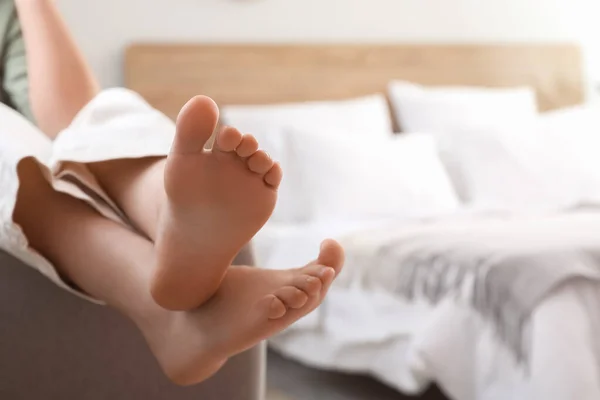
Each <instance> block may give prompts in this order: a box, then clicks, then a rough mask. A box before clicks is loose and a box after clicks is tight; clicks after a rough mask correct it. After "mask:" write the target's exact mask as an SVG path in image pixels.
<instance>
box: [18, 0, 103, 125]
mask: <svg viewBox="0 0 600 400" xmlns="http://www.w3.org/2000/svg"><path fill="white" fill-rule="evenodd" d="M15 3H16V5H17V10H18V13H19V19H20V21H21V27H22V30H23V38H24V40H25V48H26V51H27V66H28V73H29V98H30V102H31V107H32V110H33V114H34V116H35V119H36V121H37V123H38V126H39V127H40V129H41V130H42V131H44V132H45V133H46V134H47V135H49V136H50V137H55V136H56V135H57V134H58V133H59V132H60V131H61V130H63V129H64V128H66V127H67V126H68V125H69V124H70V123H71V121H72V120H73V118H74V117H75V115H76V114H77V113H78V112H79V111H80V110H81V109H82V108H83V106H85V105H86V104H87V103H88V102H89V101H90V100H91V99H92V98H93V97H94V96H95V95H96V93H98V91H99V85H98V83H97V81H96V79H95V78H94V76H93V73H92V71H91V69H90V67H89V66H88V64H87V63H86V61H85V59H84V57H83V55H82V54H81V52H80V51H79V49H78V48H77V45H76V43H75V41H74V39H73V38H72V37H71V35H70V33H69V30H68V28H67V26H66V24H65V23H64V21H63V19H62V18H61V16H60V14H59V11H58V9H57V7H56V5H55V3H54V0H16V2H15Z"/></svg>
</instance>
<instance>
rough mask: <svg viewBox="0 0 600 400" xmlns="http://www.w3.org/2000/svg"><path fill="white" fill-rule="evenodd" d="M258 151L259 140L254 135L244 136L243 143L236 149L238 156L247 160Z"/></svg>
mask: <svg viewBox="0 0 600 400" xmlns="http://www.w3.org/2000/svg"><path fill="white" fill-rule="evenodd" d="M257 151H258V140H256V138H255V137H254V136H252V135H244V137H243V138H242V142H241V143H240V145H239V146H238V147H237V148H236V149H235V152H236V153H237V154H238V156H240V157H243V158H246V157H250V156H251V155H252V154H254V153H256V152H257Z"/></svg>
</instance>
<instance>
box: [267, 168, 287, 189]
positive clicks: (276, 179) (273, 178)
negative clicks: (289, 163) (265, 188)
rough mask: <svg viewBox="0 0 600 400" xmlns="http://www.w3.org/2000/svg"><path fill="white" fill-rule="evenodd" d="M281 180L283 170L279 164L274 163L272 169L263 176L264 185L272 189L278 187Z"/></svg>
mask: <svg viewBox="0 0 600 400" xmlns="http://www.w3.org/2000/svg"><path fill="white" fill-rule="evenodd" d="M282 179H283V170H282V169H281V165H279V163H275V164H274V165H273V168H271V169H270V170H269V171H267V173H266V174H265V183H266V184H267V185H269V186H271V187H272V188H274V189H277V188H278V187H279V185H280V184H281V180H282Z"/></svg>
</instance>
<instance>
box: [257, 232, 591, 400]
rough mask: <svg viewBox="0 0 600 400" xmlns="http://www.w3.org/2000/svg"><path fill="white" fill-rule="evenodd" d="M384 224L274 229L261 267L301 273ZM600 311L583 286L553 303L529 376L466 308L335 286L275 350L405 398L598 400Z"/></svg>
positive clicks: (541, 313) (262, 249)
mask: <svg viewBox="0 0 600 400" xmlns="http://www.w3.org/2000/svg"><path fill="white" fill-rule="evenodd" d="M382 223H389V221H387V222H386V221H373V222H370V223H364V222H361V223H355V222H345V223H340V224H336V225H332V224H331V223H329V224H327V225H323V224H309V225H298V226H275V225H267V226H266V227H265V228H264V229H263V231H261V232H260V233H259V235H257V237H256V240H255V248H256V253H257V259H258V260H259V262H260V265H262V266H263V267H265V268H270V269H283V268H289V267H295V266H299V265H303V264H305V263H306V262H307V261H309V260H311V259H313V258H315V256H316V254H317V252H318V248H319V243H320V242H321V240H322V239H324V238H327V237H332V238H334V239H335V238H341V237H343V236H344V235H346V234H350V233H353V232H356V231H357V230H362V229H366V228H373V227H375V226H379V225H381V224H382ZM348 267H349V268H360V267H361V266H348ZM599 305H600V289H599V288H598V287H597V286H596V285H594V284H593V283H591V282H586V281H583V280H581V281H576V282H571V283H569V284H566V285H563V286H562V287H561V288H559V289H558V290H557V291H555V292H554V293H553V294H552V295H550V296H549V297H548V298H547V299H546V300H545V301H544V302H543V303H542V304H541V305H540V306H539V307H538V308H537V309H536V311H535V312H534V314H533V316H532V323H531V340H532V341H533V346H532V349H533V350H532V358H531V360H530V365H529V369H524V368H523V366H520V365H517V364H516V363H515V361H514V360H513V358H512V356H511V354H510V352H508V351H507V350H506V349H505V347H504V346H503V345H502V343H499V342H498V340H497V338H496V336H495V335H494V333H493V330H492V329H491V328H490V327H489V326H487V325H486V323H484V322H483V321H482V320H481V319H480V318H479V316H478V315H477V314H476V313H475V312H474V311H473V310H472V309H470V308H469V307H467V306H464V305H461V304H457V303H455V302H453V301H444V302H442V303H440V304H438V305H437V306H435V307H431V306H428V305H426V304H413V303H407V302H406V301H403V300H402V299H399V298H396V297H394V296H391V295H390V294H388V293H383V292H367V291H365V290H362V289H361V288H358V287H350V288H348V287H339V286H337V287H336V286H334V287H333V288H332V290H331V292H330V295H329V296H328V298H327V299H326V301H325V302H324V304H323V305H322V306H321V307H320V308H319V309H318V310H317V311H316V312H315V313H313V314H311V315H310V316H309V317H307V318H305V319H304V320H302V321H300V323H299V324H296V325H294V326H293V327H291V328H290V329H288V330H287V331H285V332H284V333H282V334H281V335H279V336H278V337H276V338H274V339H272V340H271V342H270V345H271V346H272V347H273V348H275V349H276V350H278V351H279V352H281V353H282V354H284V355H287V356H289V357H292V358H294V359H296V360H297V361H300V362H303V363H305V364H307V365H311V366H315V367H319V368H324V369H333V370H339V371H347V372H355V373H367V374H370V375H372V376H374V377H375V378H377V379H379V380H381V381H382V382H385V383H387V384H388V385H390V386H392V387H394V388H396V389H398V390H399V391H401V392H403V393H407V394H418V393H420V392H421V391H422V390H424V389H426V387H427V386H428V385H429V383H430V382H436V383H437V384H438V385H440V387H441V388H442V389H443V390H444V391H445V392H446V393H447V394H448V395H449V396H450V397H451V398H453V399H458V400H471V399H472V400H506V399H511V400H512V399H547V400H565V399H578V400H588V399H589V400H592V399H599V398H600V380H599V377H600V370H599V368H598V367H599V365H600V363H599V360H596V359H595V357H594V354H595V353H596V352H594V351H591V350H590V349H592V348H593V346H597V345H598V341H597V340H596V338H597V337H600V335H599V334H600V327H597V326H592V325H591V322H590V318H588V315H589V314H588V313H589V312H590V310H597V308H598V306H599Z"/></svg>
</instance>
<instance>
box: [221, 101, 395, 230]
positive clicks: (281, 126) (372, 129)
mask: <svg viewBox="0 0 600 400" xmlns="http://www.w3.org/2000/svg"><path fill="white" fill-rule="evenodd" d="M222 115H223V122H224V123H226V124H228V125H231V126H234V127H236V128H238V129H239V130H241V131H242V132H244V133H252V134H253V135H255V136H256V138H257V139H258V141H259V144H260V147H261V148H262V149H264V150H266V151H267V152H268V153H269V154H270V155H271V157H273V159H275V160H277V161H279V162H280V163H281V166H282V168H283V176H284V177H283V182H282V184H281V187H280V188H279V199H278V202H277V206H276V208H275V211H274V213H273V216H272V217H271V221H272V222H282V223H287V222H290V223H295V222H303V221H306V220H307V218H308V210H307V209H306V207H305V204H306V200H305V199H304V197H303V196H304V193H305V190H304V189H303V188H302V186H301V182H300V178H299V177H298V173H297V169H296V166H295V165H294V164H293V162H292V161H291V160H290V159H289V156H288V149H287V148H286V141H285V138H284V132H285V129H286V128H288V127H291V128H297V129H301V130H307V131H312V130H316V129H326V130H333V129H334V130H343V131H345V132H346V133H347V134H349V135H351V134H354V135H358V136H361V137H363V138H364V140H367V139H371V138H373V137H380V138H384V137H389V136H391V135H392V132H393V131H392V122H391V118H390V113H389V107H388V104H387V101H386V99H385V97H384V96H382V95H373V96H367V97H362V98H358V99H351V100H342V101H329V102H305V103H295V104H279V105H262V106H227V107H224V108H223V111H222Z"/></svg>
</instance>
